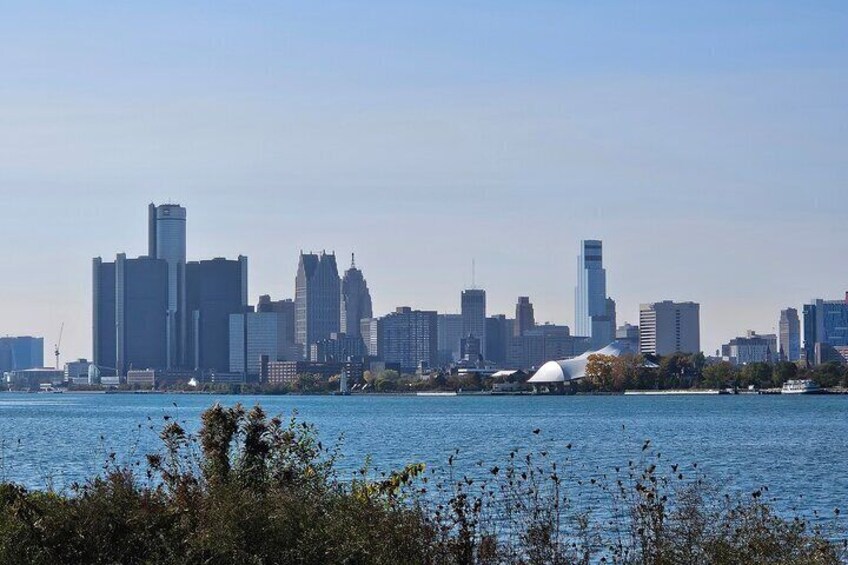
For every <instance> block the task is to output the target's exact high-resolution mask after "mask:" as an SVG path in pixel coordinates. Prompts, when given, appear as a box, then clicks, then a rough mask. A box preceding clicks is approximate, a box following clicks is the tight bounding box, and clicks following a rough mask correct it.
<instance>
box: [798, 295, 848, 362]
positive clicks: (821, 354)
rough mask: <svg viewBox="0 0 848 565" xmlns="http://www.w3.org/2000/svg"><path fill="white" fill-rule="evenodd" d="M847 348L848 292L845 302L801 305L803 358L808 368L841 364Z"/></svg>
mask: <svg viewBox="0 0 848 565" xmlns="http://www.w3.org/2000/svg"><path fill="white" fill-rule="evenodd" d="M846 347H848V292H846V293H845V299H844V300H821V299H816V300H813V301H811V302H810V304H805V305H804V354H805V355H806V361H807V362H808V363H809V364H811V365H819V364H821V363H826V362H828V361H840V359H841V358H843V355H842V354H841V353H839V354H837V353H836V349H835V348H840V349H841V348H846Z"/></svg>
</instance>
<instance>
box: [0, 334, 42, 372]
mask: <svg viewBox="0 0 848 565" xmlns="http://www.w3.org/2000/svg"><path fill="white" fill-rule="evenodd" d="M41 367H44V338H42V337H32V336H20V337H9V336H7V337H0V376H2V373H4V372H6V371H21V370H24V369H37V368H41Z"/></svg>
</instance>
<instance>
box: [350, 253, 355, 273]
mask: <svg viewBox="0 0 848 565" xmlns="http://www.w3.org/2000/svg"><path fill="white" fill-rule="evenodd" d="M350 268H351V269H355V268H356V253H351V254H350Z"/></svg>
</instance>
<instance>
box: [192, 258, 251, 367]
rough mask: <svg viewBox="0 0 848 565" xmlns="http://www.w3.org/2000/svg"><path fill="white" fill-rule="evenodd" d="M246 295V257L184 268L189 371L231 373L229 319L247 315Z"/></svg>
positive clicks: (219, 260) (211, 261)
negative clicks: (190, 369)
mask: <svg viewBox="0 0 848 565" xmlns="http://www.w3.org/2000/svg"><path fill="white" fill-rule="evenodd" d="M247 291H248V289H247V257H244V256H239V258H238V259H237V260H234V261H231V260H227V259H221V258H218V259H211V260H207V261H193V262H189V263H187V264H186V304H187V310H188V313H189V316H190V323H189V327H188V361H189V364H188V366H189V367H191V368H193V369H195V370H198V371H201V372H203V371H213V372H223V373H225V372H227V371H229V370H230V355H229V353H230V348H229V329H230V315H231V314H239V313H244V312H246V310H247Z"/></svg>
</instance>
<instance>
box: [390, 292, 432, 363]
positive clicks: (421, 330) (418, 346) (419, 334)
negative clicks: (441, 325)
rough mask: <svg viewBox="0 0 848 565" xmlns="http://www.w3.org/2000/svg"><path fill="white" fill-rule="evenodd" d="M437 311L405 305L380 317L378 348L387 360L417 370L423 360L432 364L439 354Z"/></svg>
mask: <svg viewBox="0 0 848 565" xmlns="http://www.w3.org/2000/svg"><path fill="white" fill-rule="evenodd" d="M437 333H438V322H437V314H436V312H431V311H421V310H413V309H412V308H409V307H406V306H403V307H400V308H398V309H397V310H396V311H395V312H392V313H391V314H388V315H386V316H384V317H383V318H381V319H380V323H379V350H380V357H381V358H382V360H383V361H385V362H386V363H398V364H399V365H400V366H401V369H402V370H403V371H406V372H410V373H414V372H415V371H416V370H417V368H418V366H419V365H420V363H421V362H422V361H423V362H425V363H426V364H427V366H433V365H435V364H436V361H437V354H438V349H437V347H438V336H437Z"/></svg>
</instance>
